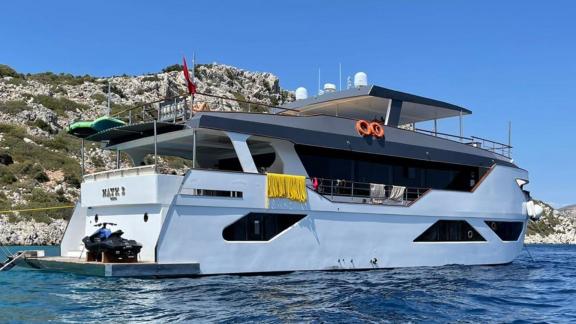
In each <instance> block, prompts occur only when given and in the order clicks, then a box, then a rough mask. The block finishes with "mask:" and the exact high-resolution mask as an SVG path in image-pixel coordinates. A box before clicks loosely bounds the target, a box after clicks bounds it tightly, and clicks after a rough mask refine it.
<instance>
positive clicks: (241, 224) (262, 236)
mask: <svg viewBox="0 0 576 324" xmlns="http://www.w3.org/2000/svg"><path fill="white" fill-rule="evenodd" d="M305 216H306V215H294V214H273V213H269V214H268V213H249V214H247V215H246V216H244V217H242V218H240V219H239V220H237V221H236V222H234V223H233V224H231V225H229V226H227V227H226V228H224V231H223V232H222V237H224V239H225V240H227V241H268V240H270V239H272V238H273V237H274V236H276V235H278V234H280V233H281V232H282V231H284V230H285V229H287V228H288V227H290V226H292V225H294V224H296V223H297V222H298V221H300V220H301V219H302V218H304V217H305Z"/></svg>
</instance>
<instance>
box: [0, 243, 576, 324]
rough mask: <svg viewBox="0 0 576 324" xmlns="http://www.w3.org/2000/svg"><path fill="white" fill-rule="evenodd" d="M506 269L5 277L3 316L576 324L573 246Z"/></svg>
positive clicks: (1, 281) (0, 301) (1, 278)
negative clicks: (165, 276) (172, 276)
mask: <svg viewBox="0 0 576 324" xmlns="http://www.w3.org/2000/svg"><path fill="white" fill-rule="evenodd" d="M530 251H531V253H532V255H533V257H534V259H535V261H532V260H531V259H530V258H529V257H528V255H527V254H522V255H521V256H520V257H519V259H518V260H516V261H515V262H513V263H511V264H508V265H503V266H473V267H467V266H446V267H436V268H432V267H422V268H408V269H389V270H375V271H364V272H321V271H318V272H296V273H292V274H288V275H278V276H210V277H201V278H179V279H162V280H152V279H126V278H123V279H110V278H108V279H107V278H94V277H81V276H75V275H71V274H58V273H44V272H40V271H33V270H22V269H19V270H13V271H10V272H7V273H2V274H1V275H0V286H1V287H2V289H3V294H0V314H2V320H4V321H17V322H18V321H40V322H43V321H81V322H85V321H110V322H118V321H122V322H124V321H155V322H174V321H192V320H195V321H220V322H247V321H250V322H278V321H282V322H294V321H298V322H299V321H307V322H347V323H348V322H381V321H388V322H437V323H443V322H494V321H497V322H516V323H527V322H574V321H576V303H575V302H574V300H573V297H574V295H575V294H576V274H575V272H576V247H571V246H530Z"/></svg>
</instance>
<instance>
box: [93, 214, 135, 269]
mask: <svg viewBox="0 0 576 324" xmlns="http://www.w3.org/2000/svg"><path fill="white" fill-rule="evenodd" d="M108 225H110V226H116V224H114V223H100V224H96V225H94V226H96V227H99V228H98V230H96V232H94V234H92V235H90V236H86V237H84V238H83V239H82V242H83V243H84V246H85V247H86V249H87V250H88V261H98V262H137V261H138V253H140V250H141V249H142V244H140V243H138V242H136V241H135V240H128V239H125V238H122V235H123V234H124V232H122V230H117V231H114V232H112V231H111V230H110V229H109V228H107V226H108ZM103 257H104V260H103Z"/></svg>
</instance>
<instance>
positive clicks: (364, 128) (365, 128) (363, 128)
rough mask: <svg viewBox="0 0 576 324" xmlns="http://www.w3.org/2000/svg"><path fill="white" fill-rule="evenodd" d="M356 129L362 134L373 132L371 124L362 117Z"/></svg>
mask: <svg viewBox="0 0 576 324" xmlns="http://www.w3.org/2000/svg"><path fill="white" fill-rule="evenodd" d="M356 131H357V132H358V134H360V136H367V135H370V134H371V129H370V124H369V123H368V122H367V121H365V120H363V119H361V120H359V121H357V122H356Z"/></svg>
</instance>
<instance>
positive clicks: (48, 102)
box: [34, 95, 90, 116]
mask: <svg viewBox="0 0 576 324" xmlns="http://www.w3.org/2000/svg"><path fill="white" fill-rule="evenodd" d="M34 101H35V102H37V103H39V104H41V105H42V106H44V107H46V108H48V109H50V110H52V111H54V112H55V113H56V114H58V115H61V116H63V115H65V112H66V111H76V110H80V111H84V110H88V109H90V107H88V106H86V105H83V104H79V103H77V102H75V101H72V100H70V99H66V98H56V97H51V96H44V95H39V96H35V97H34Z"/></svg>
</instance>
